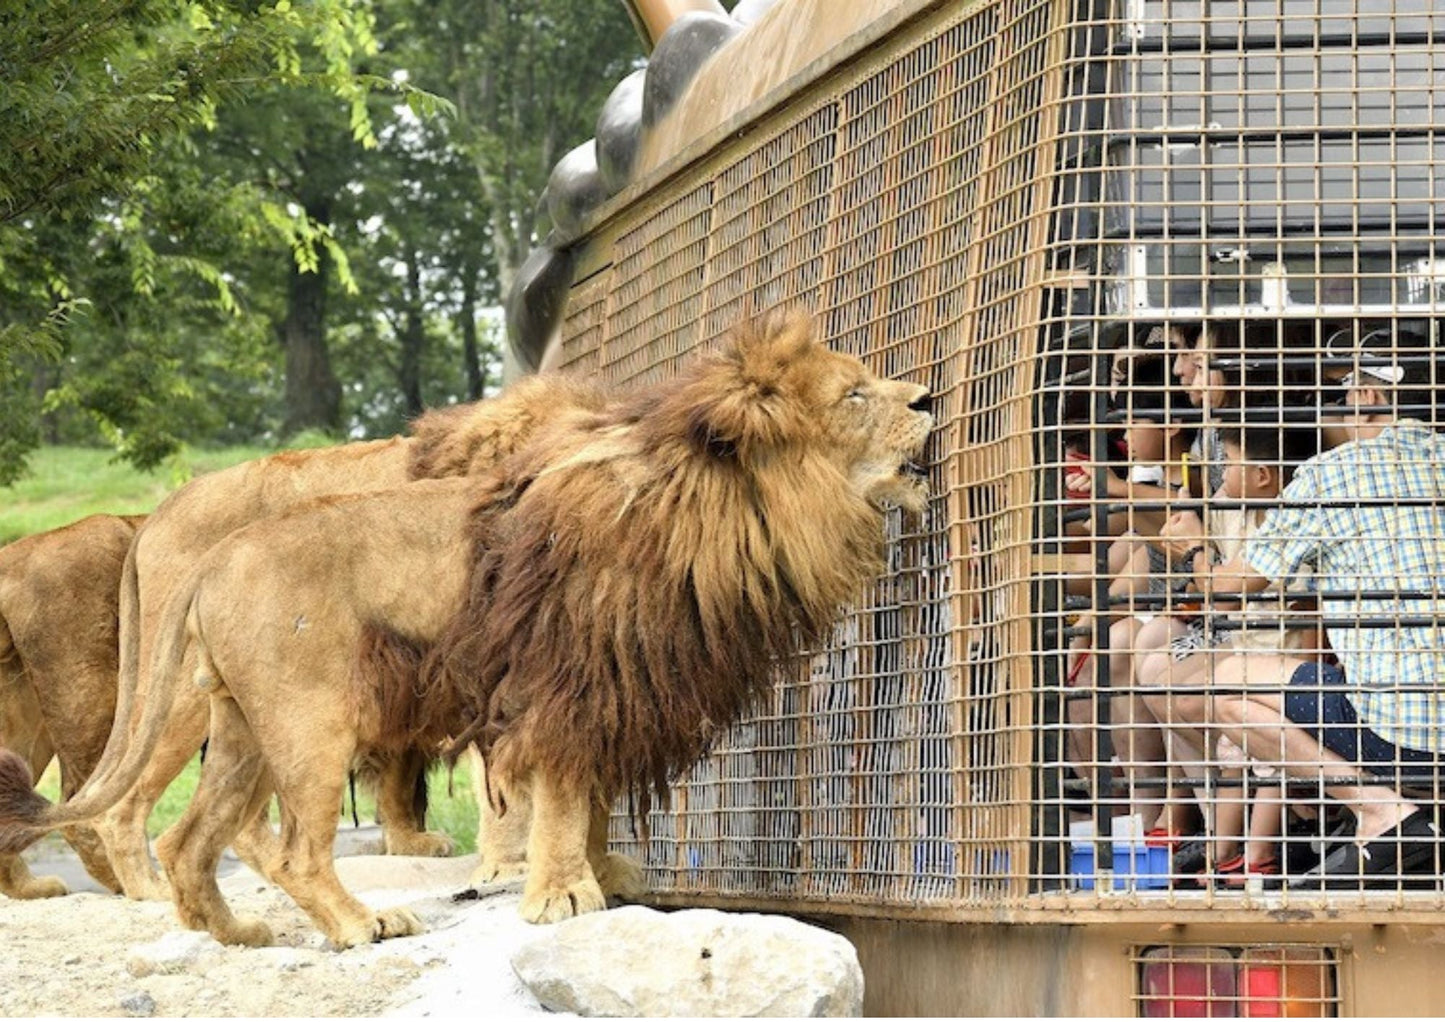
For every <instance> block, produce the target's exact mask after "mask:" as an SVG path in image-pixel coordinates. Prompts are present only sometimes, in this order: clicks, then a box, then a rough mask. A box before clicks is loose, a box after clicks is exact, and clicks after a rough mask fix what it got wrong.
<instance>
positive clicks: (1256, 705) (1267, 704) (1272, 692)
mask: <svg viewBox="0 0 1445 1022" xmlns="http://www.w3.org/2000/svg"><path fill="white" fill-rule="evenodd" d="M1304 662H1305V661H1303V660H1297V659H1295V658H1293V657H1284V656H1261V655H1250V656H1247V657H1246V656H1234V657H1227V658H1225V659H1224V660H1221V661H1220V663H1219V666H1218V668H1217V669H1216V671H1215V682H1216V684H1217V685H1218V686H1219V687H1220V688H1225V689H1229V688H1233V689H1245V691H1244V692H1243V693H1242V694H1239V695H1219V696H1214V697H1213V699H1212V703H1213V708H1212V714H1213V716H1214V718H1215V725H1214V726H1215V727H1217V728H1218V730H1219V732H1220V733H1222V734H1223V735H1224V736H1225V737H1227V738H1228V739H1229V740H1230V741H1231V742H1233V743H1234V744H1235V745H1237V746H1239V747H1240V748H1241V749H1242V750H1244V752H1245V754H1246V755H1248V756H1249V757H1250V758H1252V759H1257V760H1260V761H1262V762H1265V763H1273V764H1277V765H1278V766H1279V767H1280V769H1281V770H1283V771H1284V772H1285V773H1287V774H1288V775H1290V776H1291V777H1305V778H1319V777H1321V776H1331V777H1354V778H1356V781H1355V783H1346V784H1335V785H1331V786H1329V787H1327V788H1326V789H1325V793H1326V794H1327V795H1329V796H1330V797H1331V798H1333V799H1336V800H1338V801H1340V802H1343V803H1345V804H1346V805H1347V806H1348V807H1349V808H1350V809H1351V810H1352V811H1353V812H1354V814H1355V840H1356V841H1368V840H1369V839H1370V838H1373V837H1378V836H1379V835H1381V834H1383V833H1385V832H1386V831H1388V830H1390V829H1391V828H1393V827H1395V826H1396V825H1398V824H1399V823H1400V821H1401V820H1403V819H1405V817H1407V816H1409V815H1410V814H1411V813H1413V812H1415V811H1416V810H1418V809H1419V806H1417V805H1416V804H1415V803H1414V802H1411V801H1410V800H1409V799H1407V798H1405V797H1404V796H1403V795H1402V794H1400V792H1398V791H1396V790H1395V789H1394V788H1392V787H1390V786H1389V785H1385V784H1372V783H1369V782H1368V781H1365V780H1363V779H1360V778H1359V776H1358V772H1357V767H1356V766H1355V765H1354V764H1352V763H1349V762H1348V761H1346V760H1345V759H1344V758H1343V757H1342V756H1339V755H1338V754H1336V753H1335V752H1333V751H1331V750H1330V749H1328V748H1326V747H1325V746H1323V745H1321V744H1320V743H1319V742H1317V741H1315V739H1314V738H1313V737H1312V736H1311V735H1310V734H1308V733H1307V732H1306V731H1304V730H1303V729H1301V728H1300V727H1298V726H1297V725H1295V724H1294V723H1292V722H1291V721H1290V720H1289V718H1287V717H1286V716H1285V715H1284V696H1283V691H1282V690H1283V688H1284V686H1285V685H1287V684H1288V683H1289V679H1290V677H1291V676H1292V675H1293V674H1294V672H1295V670H1296V669H1297V668H1298V667H1299V666H1300V665H1301V664H1303V663H1304Z"/></svg>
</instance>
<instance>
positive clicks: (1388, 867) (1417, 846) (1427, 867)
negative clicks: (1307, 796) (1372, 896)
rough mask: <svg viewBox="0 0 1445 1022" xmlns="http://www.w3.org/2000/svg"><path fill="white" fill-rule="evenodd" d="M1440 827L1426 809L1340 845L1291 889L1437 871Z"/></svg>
mask: <svg viewBox="0 0 1445 1022" xmlns="http://www.w3.org/2000/svg"><path fill="white" fill-rule="evenodd" d="M1439 836H1440V830H1439V828H1438V827H1436V826H1435V822H1434V820H1432V819H1431V816H1430V814H1429V813H1427V812H1426V811H1425V810H1423V809H1417V810H1415V812H1413V813H1411V814H1410V815H1409V816H1407V817H1405V818H1404V819H1403V820H1401V821H1400V822H1399V823H1398V824H1396V825H1395V826H1394V827H1391V828H1390V829H1389V830H1387V831H1385V832H1384V833H1382V834H1378V835H1376V836H1375V837H1372V838H1366V839H1364V840H1363V841H1361V840H1359V839H1356V840H1355V841H1345V842H1342V843H1341V844H1339V845H1336V846H1335V847H1334V848H1333V849H1332V850H1331V851H1330V852H1329V854H1328V855H1326V856H1325V857H1324V858H1323V859H1322V860H1320V864H1319V865H1318V866H1316V867H1315V868H1314V869H1312V870H1310V871H1308V872H1307V873H1303V874H1301V875H1300V876H1299V877H1297V878H1295V879H1294V880H1292V881H1290V882H1289V884H1288V886H1289V889H1290V890H1338V889H1340V888H1359V887H1363V886H1372V885H1377V884H1379V883H1381V882H1382V881H1383V882H1386V883H1389V884H1393V882H1394V881H1395V878H1397V877H1400V876H1409V875H1411V874H1419V873H1427V872H1428V873H1433V872H1434V869H1435V846H1436V843H1437V842H1438V840H1439Z"/></svg>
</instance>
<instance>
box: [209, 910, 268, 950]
mask: <svg viewBox="0 0 1445 1022" xmlns="http://www.w3.org/2000/svg"><path fill="white" fill-rule="evenodd" d="M211 936H213V937H215V938H216V939H217V940H218V941H220V942H221V943H222V944H232V945H237V946H240V947H270V946H271V945H272V944H274V943H276V938H275V937H274V936H272V934H271V927H269V926H267V925H266V924H265V923H263V922H262V921H261V920H259V919H256V918H255V917H253V916H237V917H236V918H235V919H234V920H232V921H231V924H230V925H229V926H227V927H226V928H225V929H223V930H212V931H211Z"/></svg>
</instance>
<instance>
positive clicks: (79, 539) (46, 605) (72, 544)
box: [0, 515, 142, 898]
mask: <svg viewBox="0 0 1445 1022" xmlns="http://www.w3.org/2000/svg"><path fill="white" fill-rule="evenodd" d="M141 520H142V519H141V518H140V517H118V516H114V515H92V516H91V517H89V518H84V519H82V520H81V521H78V522H76V523H74V524H73V525H68V526H66V527H64V528H61V529H54V530H52V531H50V532H44V533H40V534H38V535H35V536H27V537H26V538H25V539H21V540H17V541H16V542H14V543H11V544H9V545H8V546H6V547H4V548H3V549H0V745H3V746H6V747H7V748H10V749H14V750H15V751H17V752H18V753H20V755H22V756H23V757H25V758H26V760H27V761H28V762H29V764H30V769H31V772H32V773H33V775H34V776H35V777H37V778H38V777H39V776H40V774H41V772H42V771H43V770H44V769H45V767H46V765H47V764H48V763H49V762H50V760H51V759H52V758H55V759H57V760H59V762H60V787H61V792H62V793H63V794H64V795H65V796H67V797H68V796H69V795H71V794H73V793H74V792H75V791H76V789H78V788H79V787H80V785H81V783H82V782H83V781H84V780H85V779H86V778H87V777H89V776H90V773H91V771H92V769H94V767H95V764H96V762H97V761H98V760H99V759H100V754H101V751H102V750H103V749H104V748H105V740H106V736H107V735H109V733H110V726H111V718H112V716H113V715H114V713H115V692H116V620H117V607H116V601H117V593H118V592H119V589H120V577H121V566H122V565H123V564H124V562H125V555H126V551H127V550H128V549H129V548H130V544H131V539H132V538H133V537H134V536H135V531H136V526H137V525H139V524H140V522H141ZM66 836H67V838H68V839H70V841H71V844H72V845H74V846H75V849H76V851H77V852H79V853H80V856H81V861H82V862H84V864H85V866H86V869H88V870H89V871H90V873H91V875H92V876H94V877H95V878H96V879H97V880H99V881H100V882H101V883H102V884H105V885H106V886H108V887H111V888H112V889H118V885H117V882H116V879H115V876H114V874H113V873H112V872H111V869H110V864H109V862H108V861H107V860H106V857H105V854H104V852H103V850H102V849H101V847H100V844H99V840H98V838H97V837H96V835H95V832H94V831H93V830H91V829H90V828H89V827H85V828H75V829H73V830H72V831H70V832H69V833H68V834H67V835H66ZM0 893H4V894H6V895H9V896H10V897H12V898H37V897H50V896H53V895H59V894H64V893H66V889H65V885H64V884H63V883H61V882H60V881H59V880H58V879H56V878H54V877H41V878H36V877H32V876H31V875H30V874H29V871H28V870H27V869H26V868H25V864H24V862H22V861H21V860H20V858H19V857H18V856H9V855H0Z"/></svg>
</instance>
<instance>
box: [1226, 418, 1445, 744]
mask: <svg viewBox="0 0 1445 1022" xmlns="http://www.w3.org/2000/svg"><path fill="white" fill-rule="evenodd" d="M1242 553H1243V556H1244V560H1245V562H1246V563H1248V564H1249V566H1250V567H1251V568H1253V569H1254V570H1255V571H1257V572H1259V573H1260V574H1261V575H1263V576H1265V577H1266V578H1269V579H1271V580H1272V581H1275V582H1283V581H1286V580H1289V579H1292V578H1294V577H1295V576H1296V575H1297V574H1298V573H1299V571H1300V569H1301V568H1302V567H1303V566H1305V565H1310V566H1312V567H1313V568H1314V571H1315V575H1316V577H1315V580H1314V582H1315V588H1316V589H1317V590H1318V591H1319V592H1320V593H1321V594H1325V593H1346V594H1354V598H1353V599H1335V600H1323V601H1322V602H1321V611H1322V613H1323V614H1324V616H1325V617H1326V619H1327V620H1330V621H1331V623H1330V625H1329V626H1328V627H1327V631H1328V633H1329V637H1330V645H1331V646H1332V647H1333V648H1334V651H1335V654H1336V656H1338V657H1339V658H1340V664H1341V665H1342V666H1343V667H1344V669H1345V678H1346V680H1347V681H1348V683H1349V684H1350V686H1351V688H1352V689H1357V691H1353V692H1352V693H1351V695H1350V701H1351V702H1352V703H1354V705H1355V708H1356V710H1358V711H1359V714H1360V717H1361V719H1362V720H1363V721H1364V723H1366V724H1367V725H1368V726H1369V727H1370V728H1371V729H1373V730H1374V731H1376V732H1377V733H1379V734H1380V735H1381V736H1382V737H1384V738H1386V739H1388V740H1389V741H1391V742H1393V743H1394V744H1396V745H1402V746H1405V747H1407V748H1411V749H1418V750H1421V751H1425V752H1445V628H1442V627H1441V623H1439V622H1441V619H1442V617H1445V436H1441V435H1440V434H1438V433H1435V432H1433V431H1432V430H1430V429H1428V428H1426V427H1425V426H1423V425H1422V424H1421V423H1419V422H1416V421H1413V420H1408V419H1407V420H1402V421H1400V422H1398V423H1395V424H1393V425H1391V426H1389V427H1387V428H1386V429H1385V430H1384V431H1383V432H1381V433H1380V435H1379V436H1377V437H1374V438H1372V439H1368V440H1357V441H1355V442H1353V443H1347V444H1342V445H1341V446H1339V447H1336V448H1335V449H1333V450H1331V451H1326V452H1325V453H1323V454H1321V455H1319V456H1318V457H1315V458H1312V459H1311V460H1309V461H1308V462H1306V463H1305V464H1303V465H1301V466H1300V467H1299V469H1298V470H1297V471H1296V472H1295V476H1294V479H1293V480H1292V481H1291V482H1290V484H1289V486H1287V487H1285V489H1284V492H1283V493H1281V494H1280V505H1279V506H1278V507H1274V508H1271V509H1270V510H1269V512H1268V514H1266V515H1265V519H1264V522H1263V523H1262V524H1261V525H1260V527H1259V529H1258V531H1256V532H1255V534H1254V535H1253V536H1251V537H1250V538H1249V540H1248V541H1247V542H1246V543H1245V546H1244V549H1243V551H1242ZM1382 590H1383V591H1384V592H1383V593H1382V592H1381V591H1382ZM1372 591H1373V592H1374V594H1375V597H1374V598H1370V597H1368V596H1366V595H1365V594H1367V593H1370V592H1372ZM1402 591H1405V592H1414V593H1417V594H1425V596H1424V597H1423V598H1422V597H1421V596H1419V595H1417V596H1415V597H1414V598H1408V599H1407V598H1402V597H1399V596H1394V595H1392V594H1393V593H1395V592H1402ZM1382 597H1383V598H1382ZM1341 618H1345V619H1348V620H1351V621H1353V620H1356V619H1359V618H1366V619H1370V620H1373V621H1381V622H1392V621H1394V622H1399V623H1398V624H1397V625H1395V626H1394V627H1383V628H1382V627H1374V628H1355V627H1350V626H1344V627H1337V626H1336V625H1335V623H1334V622H1336V621H1338V620H1339V619H1341ZM1404 619H1411V620H1404Z"/></svg>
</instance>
